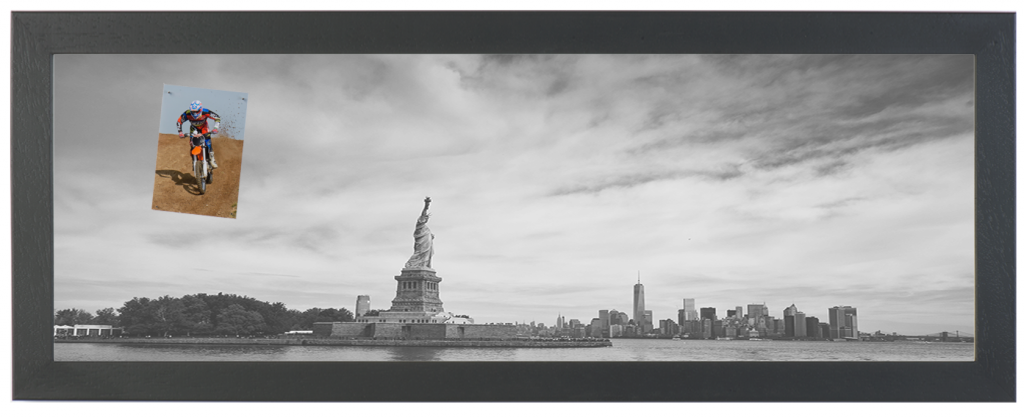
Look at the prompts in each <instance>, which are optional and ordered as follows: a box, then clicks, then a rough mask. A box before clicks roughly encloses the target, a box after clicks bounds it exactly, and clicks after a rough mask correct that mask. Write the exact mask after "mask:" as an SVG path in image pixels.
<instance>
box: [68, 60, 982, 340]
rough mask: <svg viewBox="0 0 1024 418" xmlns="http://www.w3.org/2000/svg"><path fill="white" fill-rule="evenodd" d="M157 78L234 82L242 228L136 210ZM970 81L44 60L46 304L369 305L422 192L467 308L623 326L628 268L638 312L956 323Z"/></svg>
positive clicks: (806, 64)
mask: <svg viewBox="0 0 1024 418" xmlns="http://www.w3.org/2000/svg"><path fill="white" fill-rule="evenodd" d="M185 62H188V63H195V64H198V65H195V66H194V67H193V69H192V70H190V71H182V63H185ZM164 83H166V84H173V85H179V86H191V87H198V88H206V89H216V90H227V91H233V92H244V93H248V97H249V100H248V112H247V120H246V122H245V130H246V136H245V139H246V144H245V155H244V156H243V167H242V178H241V188H240V195H239V203H238V218H237V219H223V218H212V217H203V216H197V215H187V214H178V213H170V212H162V211H154V210H151V209H150V207H151V202H152V190H153V178H154V173H153V171H154V170H155V165H154V162H155V159H156V144H157V142H156V140H157V131H158V130H159V127H160V124H161V121H160V105H161V90H162V86H163V84H164ZM973 94H974V87H973V58H972V57H971V56H925V55H915V56H893V55H873V56H820V55H819V56H722V55H710V56H696V55H684V56H672V55H658V56H632V55H610V56H595V55H561V56H553V55H542V56H470V55H455V56H442V55H424V56H416V55H403V56H354V55H342V56H329V55H316V56H285V55H277V56H265V55H261V56H246V55H226V56H167V55H162V56H157V55H126V56H103V55H77V56H74V55H71V56H69V55H58V56H56V57H55V89H54V97H55V118H54V119H55V138H54V140H55V152H54V160H55V168H54V170H55V176H54V183H55V184H54V206H55V214H54V222H55V274H56V277H55V289H54V290H55V304H54V307H55V308H57V309H63V308H70V307H77V308H81V309H87V310H90V311H94V310H96V309H100V308H104V307H110V306H112V307H115V308H116V307H120V306H121V305H122V304H123V303H124V301H126V300H128V299H131V298H132V297H135V296H146V297H158V296H162V295H171V296H181V295H184V294H193V293H217V292H224V293H236V294H243V295H248V296H251V297H254V298H257V299H261V300H267V301H272V302H277V301H280V302H284V303H285V304H286V305H287V306H288V307H289V308H293V309H300V310H304V309H308V308H310V307H314V306H316V307H347V308H348V309H350V310H351V309H353V307H354V304H355V300H356V295H359V294H369V295H370V296H371V301H372V307H373V308H383V309H386V308H387V307H389V306H390V301H391V299H392V298H393V297H394V291H395V281H394V279H393V277H394V276H395V275H397V274H399V273H400V270H401V268H402V266H403V265H404V263H405V261H406V260H407V259H408V257H409V255H411V253H412V243H413V241H412V231H413V226H414V225H415V221H416V217H417V216H418V214H419V212H420V210H421V209H422V204H423V202H422V200H423V197H424V196H430V197H431V198H432V200H433V203H432V204H431V212H432V214H433V216H432V217H431V219H430V227H431V230H432V231H433V233H434V234H435V236H436V239H435V241H434V244H435V251H436V254H435V256H434V260H433V265H434V267H435V269H436V270H437V272H438V275H439V276H441V277H442V278H443V279H444V281H443V282H442V283H441V299H442V300H443V301H444V302H445V308H446V309H447V310H449V311H452V312H454V313H457V314H468V315H471V316H473V317H474V318H476V319H477V322H515V321H519V322H524V321H525V322H529V321H537V322H544V323H548V324H551V323H554V320H555V317H556V316H557V315H558V313H559V312H560V313H562V314H563V315H565V316H566V317H567V318H577V319H580V320H583V321H585V322H586V321H589V319H590V318H592V317H595V316H596V315H597V311H598V310H599V309H618V310H620V311H624V312H628V313H632V287H633V284H635V283H636V281H637V274H638V271H639V274H640V277H641V279H642V281H643V283H644V285H645V288H646V295H647V308H648V309H651V310H653V311H654V317H655V319H665V318H676V316H677V314H676V311H677V310H678V309H679V308H681V305H682V303H681V300H682V299H683V298H695V299H696V302H697V306H698V307H715V308H717V309H718V310H719V312H720V313H724V311H725V310H726V309H731V308H733V307H735V306H737V305H742V306H744V309H745V307H746V305H747V304H752V303H761V302H765V303H767V304H768V306H769V309H770V313H771V314H772V315H776V316H779V315H781V313H782V309H783V308H785V307H787V306H789V305H790V304H796V305H797V307H798V308H799V309H800V310H801V311H803V312H805V313H806V314H807V315H808V316H817V317H818V318H819V319H821V320H822V321H827V316H828V315H827V309H828V308H829V307H831V306H835V305H851V306H855V307H857V308H858V313H859V320H860V328H861V330H862V331H874V330H878V329H880V330H882V331H886V332H892V331H896V332H901V333H932V332H937V331H940V330H951V331H952V330H961V331H967V332H973V329H974V325H973V323H974V316H973V305H974V290H973V286H974V256H973V251H974V232H973V193H974V191H973V188H974V171H973V170H974V165H973V160H974V145H973V144H974V142H973V141H974V134H973V129H974V119H973V113H974V102H973ZM198 99H200V100H202V98H198ZM212 110H214V111H217V109H212ZM214 146H216V145H214Z"/></svg>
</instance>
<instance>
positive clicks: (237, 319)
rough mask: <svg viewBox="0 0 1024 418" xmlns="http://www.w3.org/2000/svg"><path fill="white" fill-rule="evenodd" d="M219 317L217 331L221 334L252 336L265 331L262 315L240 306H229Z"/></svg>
mask: <svg viewBox="0 0 1024 418" xmlns="http://www.w3.org/2000/svg"><path fill="white" fill-rule="evenodd" d="M218 317H219V320H218V323H217V328H216V331H217V332H218V333H221V334H229V335H230V334H236V335H250V334H254V333H258V332H261V331H263V328H264V326H265V323H264V321H263V316H262V315H260V314H259V313H258V312H252V311H247V310H245V308H243V307H242V305H239V304H232V305H229V306H228V307H227V308H225V309H224V310H222V311H221V312H220V314H219V315H218Z"/></svg>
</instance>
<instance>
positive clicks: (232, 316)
mask: <svg viewBox="0 0 1024 418" xmlns="http://www.w3.org/2000/svg"><path fill="white" fill-rule="evenodd" d="M116 312H117V313H116V314H115V311H114V308H104V309H100V310H98V311H96V315H93V314H91V313H89V312H87V311H84V310H81V309H76V308H71V309H63V310H60V311H57V312H56V313H55V315H54V324H55V325H80V324H98V325H113V326H115V327H122V328H124V333H126V334H129V335H159V336H169V335H191V336H202V335H260V334H281V333H284V332H286V331H291V330H308V329H312V328H313V323H314V322H350V321H352V320H353V319H354V316H353V315H352V312H350V311H349V310H348V309H345V308H340V309H335V308H327V309H320V308H310V309H307V310H305V311H298V310H295V309H288V308H286V307H285V305H284V304H283V303H281V302H275V303H270V302H264V301H261V300H257V299H254V298H250V297H247V296H238V295H233V294H228V295H225V294H223V293H218V294H216V295H208V294H205V293H197V294H195V295H185V296H182V297H180V298H176V297H171V296H161V297H159V298H156V299H149V298H145V297H142V298H140V297H136V298H132V300H129V301H127V302H125V303H124V306H122V307H120V308H118V309H117V311H116Z"/></svg>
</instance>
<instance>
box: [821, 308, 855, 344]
mask: <svg viewBox="0 0 1024 418" xmlns="http://www.w3.org/2000/svg"><path fill="white" fill-rule="evenodd" d="M828 322H829V323H830V325H831V329H830V330H829V332H830V333H831V337H832V339H838V338H852V339H858V338H860V334H859V333H858V332H857V308H854V307H850V306H833V307H831V308H828Z"/></svg>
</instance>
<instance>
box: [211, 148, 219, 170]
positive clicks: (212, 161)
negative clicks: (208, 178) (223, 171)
mask: <svg viewBox="0 0 1024 418" xmlns="http://www.w3.org/2000/svg"><path fill="white" fill-rule="evenodd" d="M210 165H212V166H213V168H217V157H214V156H213V151H210Z"/></svg>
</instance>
